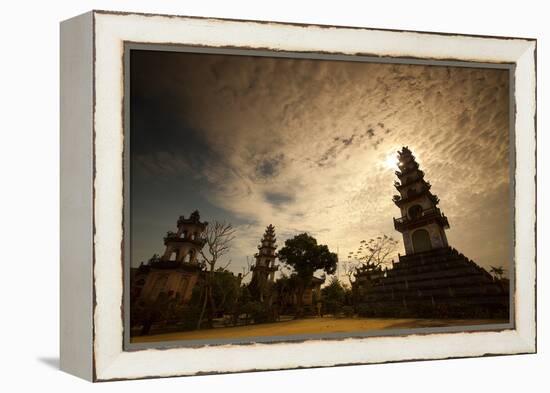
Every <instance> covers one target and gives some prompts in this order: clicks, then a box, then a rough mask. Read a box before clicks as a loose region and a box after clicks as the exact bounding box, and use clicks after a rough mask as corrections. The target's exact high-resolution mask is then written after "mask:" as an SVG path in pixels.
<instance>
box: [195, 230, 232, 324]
mask: <svg viewBox="0 0 550 393" xmlns="http://www.w3.org/2000/svg"><path fill="white" fill-rule="evenodd" d="M234 239H235V229H234V228H233V226H232V225H231V224H229V223H226V222H225V221H223V222H218V221H214V222H213V223H211V224H209V225H208V226H207V227H206V230H205V233H204V247H203V248H202V249H201V251H200V254H201V256H202V258H203V260H204V263H205V265H206V268H207V271H206V282H205V286H204V298H203V304H202V309H201V313H200V316H199V320H198V322H197V329H200V328H201V325H202V321H203V318H204V314H205V311H206V308H207V306H208V307H209V313H208V322H209V324H210V325H212V320H213V318H214V314H215V312H216V304H215V299H214V296H213V293H212V287H213V282H214V274H215V270H216V264H217V263H218V261H219V260H220V258H221V257H222V256H224V255H226V254H227V253H228V252H229V251H230V249H231V242H233V240H234ZM230 263H231V261H229V262H228V263H227V264H226V265H225V266H224V267H223V269H225V268H227V266H229V264H230Z"/></svg>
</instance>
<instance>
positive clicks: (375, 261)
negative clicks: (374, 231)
mask: <svg viewBox="0 0 550 393" xmlns="http://www.w3.org/2000/svg"><path fill="white" fill-rule="evenodd" d="M397 245H398V241H397V240H395V239H394V238H393V237H391V236H388V235H383V236H377V237H373V238H372V239H370V240H369V241H366V240H361V242H360V244H359V247H358V249H357V250H356V251H352V252H350V253H349V255H348V261H347V262H346V263H345V264H344V271H345V274H346V276H347V277H348V280H349V282H350V284H353V282H352V277H353V276H354V275H355V273H357V271H358V270H362V271H375V270H380V269H381V268H382V267H383V266H384V265H387V264H388V263H389V262H390V261H391V258H392V257H393V256H394V254H395V252H396V250H397Z"/></svg>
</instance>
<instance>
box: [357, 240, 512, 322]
mask: <svg viewBox="0 0 550 393" xmlns="http://www.w3.org/2000/svg"><path fill="white" fill-rule="evenodd" d="M361 292H363V294H362V296H361V297H362V300H363V301H362V302H361V304H360V306H359V308H358V311H359V313H360V314H362V315H365V316H385V317H403V316H408V317H422V318H446V317H449V318H451V317H452V318H501V319H507V318H509V302H510V298H509V281H508V280H496V279H494V278H493V277H492V276H491V275H490V274H489V273H488V272H487V271H486V270H485V269H483V268H481V267H480V266H478V265H477V264H475V263H474V262H473V261H471V260H470V259H468V258H467V257H465V256H464V255H462V254H460V253H459V252H458V251H456V250H455V249H453V248H451V247H444V248H439V249H434V250H430V251H427V252H422V253H416V254H411V255H405V256H400V257H399V262H396V263H395V264H394V267H393V268H392V269H388V270H387V271H386V274H385V276H383V277H380V278H378V279H377V280H374V281H372V282H371V283H370V285H369V286H368V287H367V288H362V291H361Z"/></svg>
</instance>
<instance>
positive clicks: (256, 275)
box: [250, 224, 278, 301]
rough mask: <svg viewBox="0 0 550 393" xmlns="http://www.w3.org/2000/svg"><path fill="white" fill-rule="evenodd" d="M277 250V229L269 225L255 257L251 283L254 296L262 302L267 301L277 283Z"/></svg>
mask: <svg viewBox="0 0 550 393" xmlns="http://www.w3.org/2000/svg"><path fill="white" fill-rule="evenodd" d="M276 249H277V245H276V238H275V227H274V226H273V225H271V224H269V226H268V227H267V228H266V230H265V233H264V236H263V237H262V240H261V242H260V245H259V246H258V252H257V253H256V254H255V255H254V257H255V258H256V262H255V264H254V266H253V267H252V280H251V282H250V289H251V292H252V295H253V296H254V297H255V298H257V299H258V300H260V301H264V300H266V299H267V297H268V296H267V295H268V292H269V290H270V288H271V285H272V284H273V282H274V281H275V272H276V271H277V269H278V266H276V265H275V259H276V258H277V253H276V252H275V250H276Z"/></svg>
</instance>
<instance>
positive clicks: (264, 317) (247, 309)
mask: <svg viewBox="0 0 550 393" xmlns="http://www.w3.org/2000/svg"><path fill="white" fill-rule="evenodd" d="M242 313H243V314H247V315H248V316H250V318H251V319H252V320H253V321H254V323H264V322H268V321H269V315H270V313H269V310H268V309H267V307H265V305H264V304H263V303H260V302H249V303H247V304H245V305H244V306H243V307H242Z"/></svg>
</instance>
